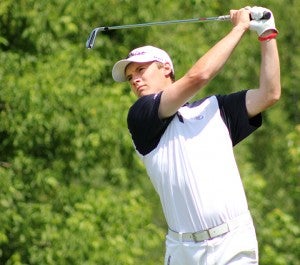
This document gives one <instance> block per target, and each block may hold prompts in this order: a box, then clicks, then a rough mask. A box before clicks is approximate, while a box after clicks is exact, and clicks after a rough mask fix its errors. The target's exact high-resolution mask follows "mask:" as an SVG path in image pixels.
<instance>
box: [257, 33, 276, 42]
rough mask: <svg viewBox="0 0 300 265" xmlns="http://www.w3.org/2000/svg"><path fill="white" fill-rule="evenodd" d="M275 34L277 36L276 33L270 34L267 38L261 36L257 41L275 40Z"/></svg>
mask: <svg viewBox="0 0 300 265" xmlns="http://www.w3.org/2000/svg"><path fill="white" fill-rule="evenodd" d="M277 34H278V33H277V32H273V33H271V34H269V35H267V36H263V37H261V36H259V37H258V40H259V41H266V40H271V39H275V38H276V37H277Z"/></svg>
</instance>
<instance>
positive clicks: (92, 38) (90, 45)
mask: <svg viewBox="0 0 300 265" xmlns="http://www.w3.org/2000/svg"><path fill="white" fill-rule="evenodd" d="M270 17H271V13H270V12H268V11H265V12H264V13H263V16H262V18H261V19H269V18H270ZM250 19H252V18H251V16H250ZM228 20H230V15H224V16H217V17H205V18H190V19H179V20H167V21H156V22H146V23H140V24H128V25H120V26H106V27H98V28H95V29H93V31H92V32H91V34H90V36H89V38H88V40H87V42H86V47H87V48H88V49H91V48H93V46H94V43H95V39H96V36H97V33H98V32H99V31H109V30H114V29H129V28H141V27H150V26H159V25H170V24H179V23H194V22H205V21H228Z"/></svg>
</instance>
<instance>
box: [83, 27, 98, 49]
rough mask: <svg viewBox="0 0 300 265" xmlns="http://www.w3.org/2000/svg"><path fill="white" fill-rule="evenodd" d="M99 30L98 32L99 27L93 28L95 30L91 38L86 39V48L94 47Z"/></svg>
mask: <svg viewBox="0 0 300 265" xmlns="http://www.w3.org/2000/svg"><path fill="white" fill-rule="evenodd" d="M97 32H98V29H97V28H96V29H93V31H92V32H91V34H90V36H89V38H88V39H87V41H86V44H85V47H86V48H88V49H92V48H93V47H94V44H95V39H96V36H97Z"/></svg>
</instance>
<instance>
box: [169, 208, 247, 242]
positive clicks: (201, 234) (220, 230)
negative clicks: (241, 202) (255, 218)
mask: <svg viewBox="0 0 300 265" xmlns="http://www.w3.org/2000/svg"><path fill="white" fill-rule="evenodd" d="M249 221H251V222H252V218H251V215H250V213H249V212H248V213H246V214H243V215H240V216H238V217H236V218H234V219H231V220H229V221H228V222H226V223H223V224H221V225H218V226H215V227H212V228H210V229H207V230H203V231H198V232H194V233H180V232H175V231H173V230H171V229H170V228H169V231H168V235H169V236H170V237H171V238H173V239H175V240H178V241H180V242H201V241H204V240H208V239H212V238H215V237H218V236H221V235H224V234H226V233H228V232H229V231H232V230H234V229H235V228H237V227H238V226H239V225H241V224H242V223H245V222H249Z"/></svg>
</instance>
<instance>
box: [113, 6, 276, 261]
mask: <svg viewBox="0 0 300 265" xmlns="http://www.w3.org/2000/svg"><path fill="white" fill-rule="evenodd" d="M265 12H269V14H270V15H271V16H270V18H269V19H263V20H260V18H262V14H263V13H265ZM249 15H251V17H252V20H250V16H249ZM230 17H231V21H232V24H233V27H232V29H231V31H230V32H229V33H228V34H227V35H226V36H225V37H223V38H222V39H221V40H220V41H219V42H218V43H217V44H216V45H215V46H213V47H212V48H211V49H210V50H209V51H208V52H207V53H206V54H204V55H203V56H202V57H201V58H200V59H199V60H198V61H197V62H196V63H195V64H194V65H193V66H192V67H191V68H190V69H189V70H188V72H187V73H186V74H185V75H184V76H183V77H182V78H180V79H179V80H178V81H175V77H174V67H173V64H172V61H171V59H170V57H169V55H168V54H167V53H166V52H165V51H163V50H161V49H159V48H156V47H153V46H144V47H140V48H137V49H135V50H133V51H131V52H130V53H129V55H128V57H127V58H126V59H124V60H120V61H118V62H117V63H116V64H115V65H114V67H113V70H112V75H113V78H114V80H115V81H117V82H123V81H128V82H129V84H130V86H131V89H132V91H133V93H134V94H135V95H136V96H137V97H138V100H137V101H136V102H135V103H134V104H133V106H132V107H131V108H130V110H129V113H128V128H129V131H130V133H131V136H132V139H133V142H134V145H135V148H136V151H137V153H138V155H139V156H140V157H141V159H142V161H143V162H144V164H145V167H146V169H147V173H148V174H149V177H150V179H151V181H152V183H153V185H154V187H155V189H156V191H157V193H158V194H159V196H160V200H161V203H162V207H163V211H164V215H165V218H166V221H167V224H168V227H169V230H168V234H167V237H166V255H165V264H166V265H196V264H197V265H199V264H218V265H222V264H258V247H257V239H256V235H255V229H254V226H253V222H252V218H251V215H250V213H249V210H248V205H247V201H246V196H245V192H244V188H243V185H242V182H241V178H240V174H239V171H238V168H237V165H236V161H235V158H234V154H233V146H234V145H236V144H237V143H239V142H240V141H242V140H243V139H244V138H246V137H247V136H248V135H250V134H251V133H252V132H254V131H255V130H256V129H257V128H258V127H260V126H261V123H262V118H261V112H262V111H264V110H266V109H267V108H269V107H270V106H272V105H273V104H274V103H275V102H276V101H278V99H279V98H280V93H281V85H280V67H279V58H278V51H277V45H276V39H275V37H276V35H277V33H278V32H277V29H276V27H275V22H274V18H273V14H272V12H271V11H270V10H268V9H265V8H263V7H253V8H250V7H246V8H242V9H240V10H230ZM248 29H251V30H255V31H256V32H257V33H258V39H259V41H256V40H255V42H257V43H260V46H261V62H260V78H259V87H258V88H256V89H250V90H242V91H239V92H235V93H232V94H228V95H212V96H209V97H206V98H203V99H201V100H198V101H195V102H193V103H189V101H190V99H191V98H192V97H193V96H195V95H196V93H197V92H198V91H199V90H201V89H202V88H204V87H205V85H206V84H207V83H208V82H209V81H210V80H212V79H213V78H214V77H215V76H216V75H217V74H218V72H219V71H220V70H221V69H222V67H223V66H224V64H225V63H226V62H227V60H228V58H229V57H230V55H231V54H232V52H233V51H234V49H235V47H236V46H237V45H238V44H239V42H240V40H241V39H242V37H243V36H244V34H245V33H246V32H247V30H248Z"/></svg>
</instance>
